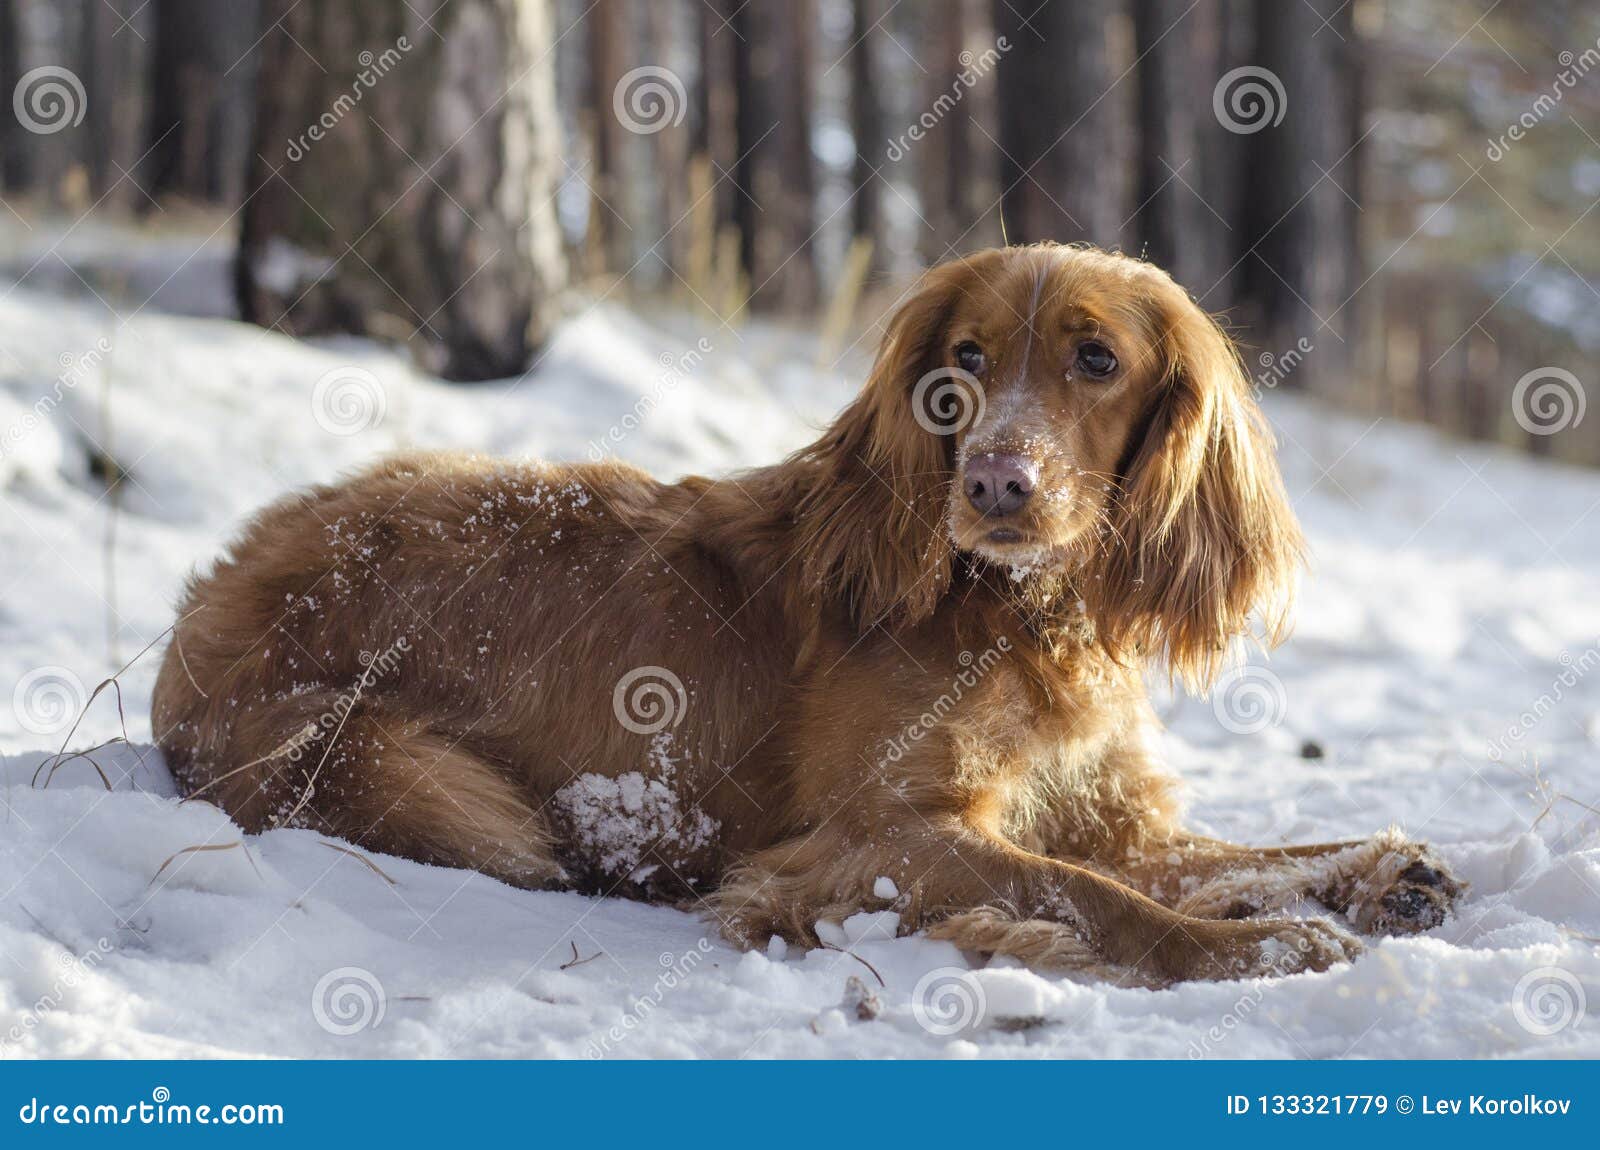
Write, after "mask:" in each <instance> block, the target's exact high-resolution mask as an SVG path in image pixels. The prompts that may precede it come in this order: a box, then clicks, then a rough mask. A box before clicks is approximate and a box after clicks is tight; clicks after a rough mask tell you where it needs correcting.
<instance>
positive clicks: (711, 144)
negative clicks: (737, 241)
mask: <svg viewBox="0 0 1600 1150" xmlns="http://www.w3.org/2000/svg"><path fill="white" fill-rule="evenodd" d="M737 3H738V0H704V2H703V3H701V4H699V5H697V6H696V8H695V18H696V22H697V24H698V29H699V34H700V84H699V86H698V87H697V88H696V89H695V103H694V107H693V119H692V122H691V124H690V141H689V148H690V150H691V151H692V152H693V153H694V155H695V156H697V157H704V158H705V159H706V160H707V161H708V162H709V163H710V165H711V171H710V177H711V183H712V190H711V195H710V201H711V206H712V216H713V218H714V220H715V222H716V227H717V229H719V230H720V229H721V228H723V227H727V226H736V225H737V220H736V218H735V217H736V216H737V211H738V209H737V208H736V207H735V204H736V201H737V200H738V198H739V188H738V183H737V181H736V179H735V173H734V169H735V167H736V165H737V163H738V159H739V141H738V134H737V132H738V129H737V127H736V125H735V116H736V109H737V108H738V78H737V74H736V71H737V67H738V65H737V63H736V55H737V52H738V39H739V38H738V36H737V35H736V34H735V26H734V23H733V22H732V16H733V12H734V8H735V7H736V5H737Z"/></svg>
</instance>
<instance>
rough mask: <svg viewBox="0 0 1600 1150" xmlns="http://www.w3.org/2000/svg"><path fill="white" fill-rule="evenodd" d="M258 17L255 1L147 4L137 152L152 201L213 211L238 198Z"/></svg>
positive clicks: (245, 154)
mask: <svg viewBox="0 0 1600 1150" xmlns="http://www.w3.org/2000/svg"><path fill="white" fill-rule="evenodd" d="M260 11H261V4H260V3H259V2H258V0H154V13H155V15H154V19H153V21H152V23H153V32H154V36H153V40H154V43H153V44H152V46H151V48H150V52H151V56H152V64H151V67H150V71H149V77H150V104H149V124H148V135H147V149H141V150H145V151H146V155H145V161H144V163H145V173H144V174H143V177H142V178H143V180H144V182H145V185H146V187H147V189H148V190H149V191H150V192H151V194H152V195H156V196H161V195H181V196H185V197H188V198H190V199H194V200H209V201H212V202H214V203H221V204H236V203H238V202H240V201H241V200H242V199H243V198H244V177H245V173H246V172H247V171H248V169H249V166H250V159H249V156H250V153H249V141H250V139H251V116H252V112H253V109H252V92H253V90H254V86H255V67H256V54H255V53H254V52H253V51H252V50H251V46H252V44H253V43H254V42H255V40H256V37H257V35H258V34H259V33H258V29H259V28H260V27H261V25H260V24H259V23H258V20H259V18H260ZM128 35H129V33H127V32H123V33H122V36H119V37H117V38H118V39H119V40H120V39H121V38H122V37H123V36H128ZM308 50H310V51H314V49H309V48H308ZM307 64H308V66H311V67H313V68H314V69H315V68H316V65H315V64H313V63H312V62H311V61H307ZM326 66H327V67H330V68H332V67H336V64H335V63H334V61H332V60H330V61H329V62H328V63H327V65H326Z"/></svg>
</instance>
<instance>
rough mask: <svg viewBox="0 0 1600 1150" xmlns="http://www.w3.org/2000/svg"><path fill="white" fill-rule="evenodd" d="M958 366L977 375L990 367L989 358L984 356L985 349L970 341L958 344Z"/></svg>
mask: <svg viewBox="0 0 1600 1150" xmlns="http://www.w3.org/2000/svg"><path fill="white" fill-rule="evenodd" d="M956 366H957V367H959V368H960V369H961V370H962V371H970V372H971V373H972V374H973V375H977V374H978V373H979V372H981V371H983V369H984V368H986V367H988V366H989V357H988V356H986V355H984V354H983V348H981V347H979V346H978V345H977V344H975V343H973V342H972V341H971V340H970V339H969V340H967V341H966V342H965V343H958V344H956Z"/></svg>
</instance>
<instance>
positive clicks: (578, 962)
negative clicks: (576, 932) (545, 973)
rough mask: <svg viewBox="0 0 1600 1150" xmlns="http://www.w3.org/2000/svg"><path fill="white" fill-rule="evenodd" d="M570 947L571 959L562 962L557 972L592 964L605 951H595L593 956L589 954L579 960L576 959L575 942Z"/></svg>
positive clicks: (576, 949)
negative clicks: (588, 963) (587, 963)
mask: <svg viewBox="0 0 1600 1150" xmlns="http://www.w3.org/2000/svg"><path fill="white" fill-rule="evenodd" d="M568 942H571V940H570V939H569V940H568ZM571 945H572V957H571V958H569V959H568V960H567V961H566V962H563V963H562V964H561V965H560V966H559V967H558V968H557V969H558V970H571V969H572V968H573V967H575V966H582V965H583V964H584V963H586V962H593V961H594V960H595V959H597V958H599V957H600V956H601V955H602V954H604V953H605V951H603V950H597V951H595V952H594V953H593V954H591V955H590V956H589V957H588V958H579V957H578V944H577V943H576V942H571Z"/></svg>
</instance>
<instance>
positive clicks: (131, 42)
mask: <svg viewBox="0 0 1600 1150" xmlns="http://www.w3.org/2000/svg"><path fill="white" fill-rule="evenodd" d="M84 17H85V18H84V24H83V29H82V32H83V61H84V64H85V69H84V77H83V80H84V89H85V92H86V95H87V101H86V104H87V112H88V115H87V117H86V124H85V127H86V128H87V129H88V137H89V144H88V149H87V155H86V156H85V159H86V161H87V163H88V169H89V189H90V193H91V194H92V195H93V196H94V198H95V202H96V203H98V204H100V205H102V206H105V207H112V208H128V207H130V206H132V205H134V204H135V203H136V202H138V201H139V200H140V199H141V197H140V195H139V187H138V184H137V182H136V180H137V173H136V172H135V171H134V167H135V166H136V165H137V164H138V162H139V154H140V152H142V151H143V150H144V145H143V144H142V143H141V141H142V140H144V139H145V134H144V117H145V112H146V110H147V108H148V102H147V100H146V99H145V91H146V89H145V84H146V82H147V80H146V77H147V76H148V72H147V68H148V53H147V39H148V31H149V28H150V24H151V21H150V20H149V18H148V17H149V13H148V12H147V11H145V10H144V9H143V5H142V4H141V3H140V0H102V2H100V3H95V4H90V5H89V7H88V9H87V10H86V12H85V14H84ZM124 21H127V25H126V26H124ZM141 37H145V38H141ZM7 90H9V89H7ZM241 162H242V161H241ZM241 178H242V177H241Z"/></svg>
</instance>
